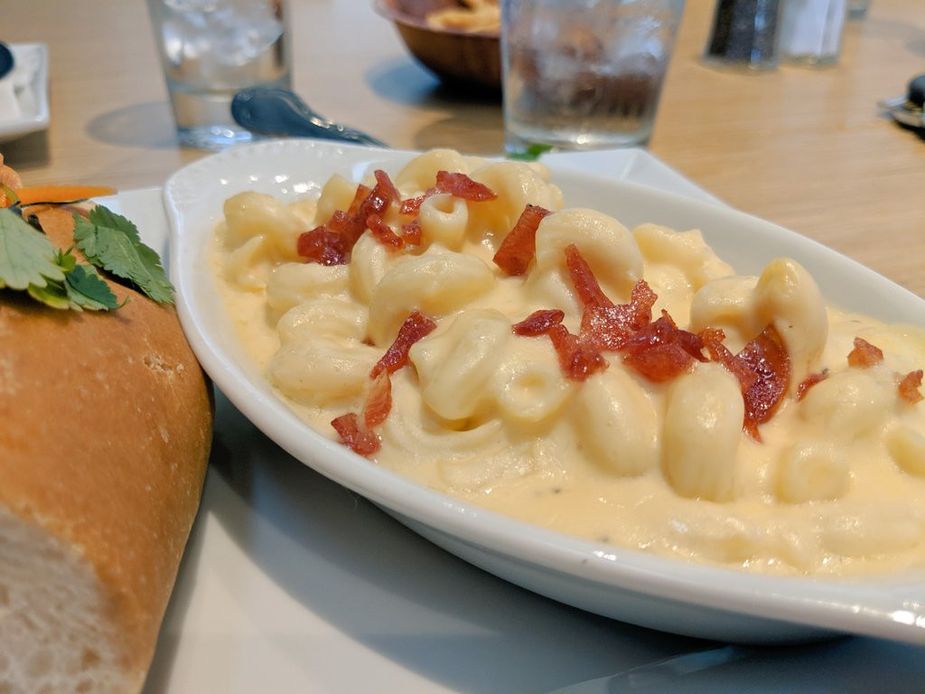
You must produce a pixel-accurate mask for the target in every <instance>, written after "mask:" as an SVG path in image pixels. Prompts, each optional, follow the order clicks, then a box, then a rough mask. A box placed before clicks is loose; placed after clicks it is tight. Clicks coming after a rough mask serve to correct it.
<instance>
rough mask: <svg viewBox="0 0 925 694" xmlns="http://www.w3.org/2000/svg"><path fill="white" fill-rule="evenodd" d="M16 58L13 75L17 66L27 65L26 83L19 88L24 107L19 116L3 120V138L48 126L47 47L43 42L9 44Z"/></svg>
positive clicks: (0, 139)
mask: <svg viewBox="0 0 925 694" xmlns="http://www.w3.org/2000/svg"><path fill="white" fill-rule="evenodd" d="M8 45H9V48H10V51H12V53H13V60H14V61H15V63H14V65H15V67H14V68H13V73H11V74H10V75H7V77H6V78H5V79H12V77H13V74H14V73H15V72H16V71H17V70H26V69H28V74H27V79H26V80H25V83H24V84H23V85H22V86H21V88H19V89H18V90H17V101H18V102H19V107H20V109H21V110H22V114H21V115H20V116H19V118H15V119H11V120H0V142H8V141H9V140H15V139H16V138H18V137H22V136H23V135H28V134H29V133H34V132H38V131H39V130H45V129H47V128H48V121H49V116H48V47H47V46H46V45H45V44H44V43H12V44H8Z"/></svg>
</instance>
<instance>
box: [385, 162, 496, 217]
mask: <svg viewBox="0 0 925 694" xmlns="http://www.w3.org/2000/svg"><path fill="white" fill-rule="evenodd" d="M437 193H449V194H450V195H452V196H453V197H456V198H460V199H462V200H468V201H469V202H485V201H486V200H494V199H495V198H497V197H498V196H497V195H496V194H495V192H494V191H493V190H492V189H491V188H489V187H488V186H486V185H485V184H484V183H479V182H478V181H473V180H472V179H471V178H469V177H468V176H467V175H466V174H464V173H451V172H449V171H438V172H437V181H436V183H435V184H434V185H433V186H432V187H430V188H428V189H427V190H425V191H424V192H423V193H421V194H420V195H418V196H417V197H413V198H408V199H406V200H402V201H401V205H400V207H399V211H400V212H401V213H402V214H405V215H414V214H417V213H418V212H419V211H420V209H421V205H423V204H424V201H425V200H427V198H429V197H430V196H431V195H436V194H437Z"/></svg>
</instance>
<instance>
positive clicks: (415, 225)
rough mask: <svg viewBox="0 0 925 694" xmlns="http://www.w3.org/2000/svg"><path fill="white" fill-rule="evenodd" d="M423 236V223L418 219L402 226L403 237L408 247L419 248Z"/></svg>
mask: <svg viewBox="0 0 925 694" xmlns="http://www.w3.org/2000/svg"><path fill="white" fill-rule="evenodd" d="M421 234H422V229H421V223H420V222H419V221H418V220H417V219H415V220H413V221H411V222H408V223H407V224H402V225H401V237H402V239H404V241H405V244H406V245H408V246H417V245H418V244H419V243H421Z"/></svg>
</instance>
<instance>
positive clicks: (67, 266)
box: [55, 249, 77, 273]
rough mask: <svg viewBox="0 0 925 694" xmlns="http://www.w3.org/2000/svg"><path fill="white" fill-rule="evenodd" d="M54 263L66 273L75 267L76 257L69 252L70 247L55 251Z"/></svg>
mask: <svg viewBox="0 0 925 694" xmlns="http://www.w3.org/2000/svg"><path fill="white" fill-rule="evenodd" d="M55 263H56V264H57V265H58V267H59V268H61V270H62V272H64V273H68V272H70V271H71V270H73V269H74V268H75V267H77V258H76V257H75V256H74V254H73V253H71V251H70V249H68V250H66V251H55Z"/></svg>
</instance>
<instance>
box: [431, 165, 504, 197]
mask: <svg viewBox="0 0 925 694" xmlns="http://www.w3.org/2000/svg"><path fill="white" fill-rule="evenodd" d="M436 188H437V190H438V191H439V192H441V193H449V194H450V195H452V196H454V197H457V198H462V199H463V200H468V201H470V202H485V201H487V200H494V199H495V198H497V197H498V196H497V195H496V194H495V192H494V191H493V190H492V189H491V188H489V187H488V186H486V185H485V184H484V183H479V182H478V181H473V180H472V179H471V178H469V177H468V176H467V175H466V174H464V173H451V172H449V171H438V172H437V185H436Z"/></svg>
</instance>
